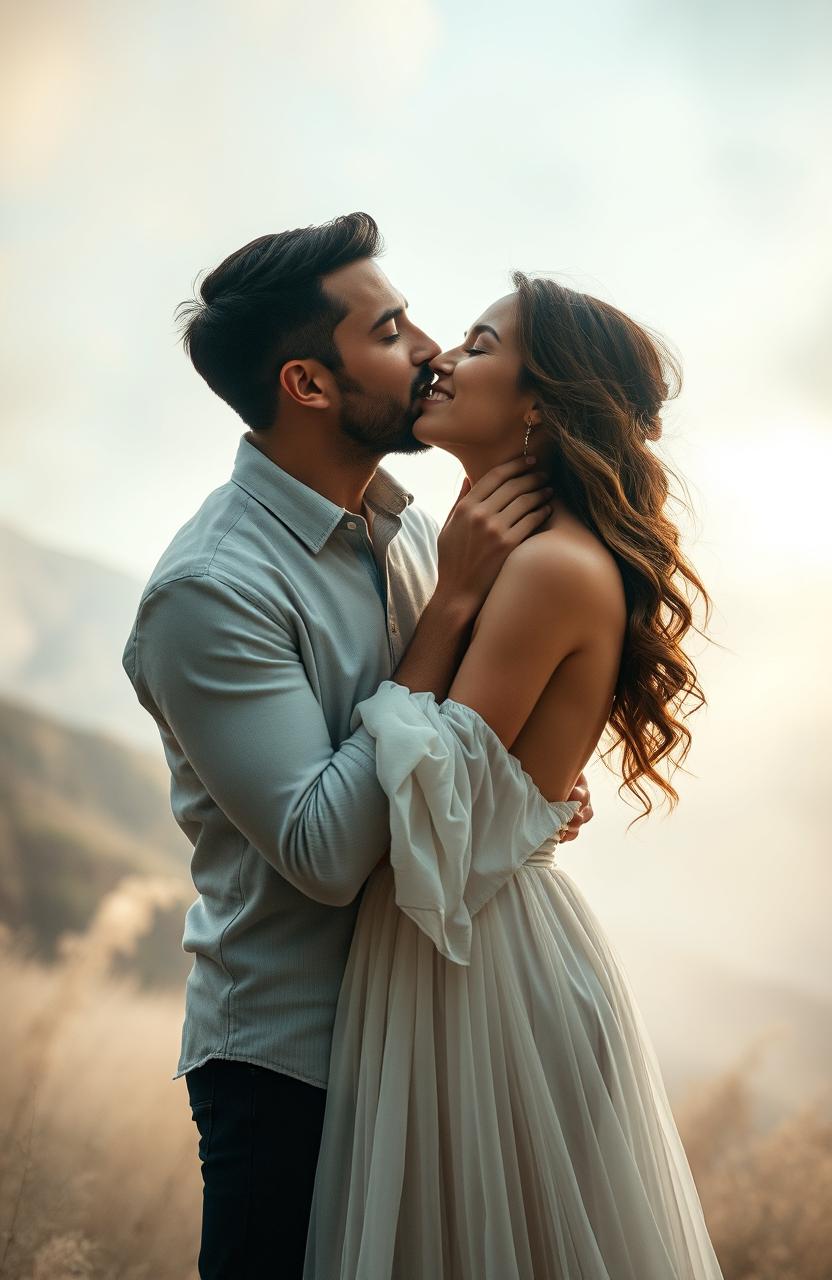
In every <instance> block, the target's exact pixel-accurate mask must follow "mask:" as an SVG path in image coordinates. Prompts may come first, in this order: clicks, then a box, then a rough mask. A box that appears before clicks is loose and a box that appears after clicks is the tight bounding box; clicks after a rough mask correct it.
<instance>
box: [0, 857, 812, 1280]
mask: <svg viewBox="0 0 832 1280" xmlns="http://www.w3.org/2000/svg"><path fill="white" fill-rule="evenodd" d="M177 894H181V887H180V885H179V884H177V883H173V882H167V881H162V880H148V879H137V878H131V879H129V880H126V881H124V882H123V883H122V884H121V885H120V886H119V888H118V889H117V890H116V891H115V892H114V893H112V894H110V895H109V896H108V897H107V898H106V899H105V900H104V901H103V902H102V904H101V906H100V909H99V911H98V913H97V915H96V917H95V919H94V921H93V923H92V925H91V927H90V929H89V930H88V932H87V933H86V934H84V935H83V936H81V937H74V938H70V939H67V940H66V941H65V942H64V944H63V945H62V948H61V954H62V960H61V963H60V964H59V965H58V966H55V967H52V968H45V967H43V966H42V965H40V964H38V963H36V962H35V961H33V960H31V959H24V958H21V957H20V956H19V955H18V954H17V953H16V952H15V951H14V948H13V945H12V940H11V938H10V937H9V936H8V935H7V936H6V937H5V938H0V985H1V986H2V990H3V991H4V993H6V994H5V998H4V1002H3V1003H4V1008H3V1010H2V1014H1V1015H0V1016H2V1025H3V1028H4V1031H5V1032H6V1036H5V1040H6V1053H5V1055H4V1064H3V1066H4V1069H3V1072H2V1078H1V1079H0V1124H2V1126H3V1136H4V1138H5V1140H4V1141H3V1143H2V1147H0V1259H2V1262H0V1276H2V1277H4V1280H5V1278H8V1280H70V1277H72V1278H75V1280H77V1278H79V1277H80V1278H82V1280H194V1278H195V1276H196V1268H195V1258H196V1251H197V1241H198V1236H199V1214H200V1194H201V1184H200V1177H199V1168H198V1164H197V1161H196V1133H195V1130H194V1129H193V1125H192V1122H191V1120H190V1116H189V1112H188V1106H187V1094H186V1090H185V1086H184V1082H183V1081H181V1080H180V1081H177V1082H176V1083H175V1084H174V1083H172V1082H171V1080H170V1075H171V1074H172V1070H173V1064H174V1063H175V1060H176V1056H177V1053H178V1049H179V1032H180V1026H181V1013H182V1004H181V993H180V992H176V993H173V994H171V995H168V994H164V993H161V994H160V993H159V992H153V993H150V994H148V993H146V992H142V991H141V990H140V989H139V988H138V986H137V985H136V984H135V983H134V982H133V981H132V980H131V979H129V978H124V977H121V978H115V977H114V976H113V974H112V971H111V969H112V964H113V961H114V960H115V958H116V957H117V956H118V955H123V954H125V953H128V954H129V952H130V951H131V948H133V947H135V945H136V943H137V941H138V939H139V938H140V937H141V935H142V933H144V932H146V931H147V929H148V928H149V927H150V925H151V923H152V919H153V914H154V912H155V911H156V910H157V909H158V908H160V907H165V906H167V905H169V904H170V903H171V901H172V900H173V896H175V895H177ZM752 1072H753V1054H752V1055H750V1057H749V1059H748V1060H747V1061H745V1062H744V1063H742V1064H740V1065H739V1067H738V1068H737V1069H736V1070H735V1071H733V1072H728V1073H726V1074H725V1075H723V1076H722V1077H720V1078H719V1079H718V1080H715V1081H712V1082H710V1083H709V1084H708V1085H707V1087H703V1088H702V1089H701V1090H700V1092H699V1093H698V1094H697V1095H696V1096H691V1097H689V1099H688V1101H687V1103H686V1105H685V1106H684V1107H680V1108H679V1110H678V1118H679V1124H680V1129H681V1132H682V1136H683V1138H684V1140H685V1145H686V1148H687V1151H688V1155H689V1158H690V1161H691V1165H692V1168H693V1171H694V1174H695V1177H696V1180H697V1185H698V1187H699V1190H700V1194H701V1198H702V1202H703V1205H704V1208H705V1213H706V1217H707V1219H708V1224H709V1227H710V1230H711V1234H712V1237H713V1240H714V1244H715V1246H716V1249H717V1252H718V1254H719V1257H720V1260H721V1262H722V1266H723V1270H724V1273H725V1277H726V1280H830V1277H832V1217H830V1214H829V1206H830V1204H832V1123H830V1119H829V1113H828V1109H827V1108H826V1107H825V1106H823V1105H821V1104H818V1105H817V1106H815V1107H812V1108H807V1109H806V1110H804V1111H802V1112H800V1113H799V1114H795V1115H793V1116H792V1117H790V1118H789V1119H788V1120H787V1121H786V1122H785V1123H783V1124H781V1125H780V1126H779V1127H778V1128H776V1129H774V1130H770V1131H768V1132H760V1131H758V1129H757V1127H756V1126H755V1123H754V1118H753V1115H752V1108H751V1104H750V1101H749V1089H748V1080H749V1078H750V1074H751V1073H752Z"/></svg>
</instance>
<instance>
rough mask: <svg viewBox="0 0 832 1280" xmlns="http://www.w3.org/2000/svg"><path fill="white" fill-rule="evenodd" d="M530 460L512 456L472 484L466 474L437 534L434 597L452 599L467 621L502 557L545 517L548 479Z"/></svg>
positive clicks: (492, 583)
mask: <svg viewBox="0 0 832 1280" xmlns="http://www.w3.org/2000/svg"><path fill="white" fill-rule="evenodd" d="M530 462H531V463H532V464H533V463H534V459H533V458H532V459H530V460H528V459H526V458H524V457H522V456H520V457H517V458H512V460H511V461H510V462H503V463H501V464H500V465H499V466H497V467H492V469H491V470H490V471H488V472H486V474H485V475H484V476H482V478H481V479H479V480H478V481H477V482H476V484H474V485H471V483H470V482H469V480H468V478H467V476H466V478H465V480H464V481H463V484H462V487H461V489H460V491H459V494H458V495H457V499H456V502H455V503H454V505H453V506H452V507H451V510H450V511H449V512H448V517H447V519H446V521H445V523H444V525H443V526H442V530H441V532H440V534H439V543H438V549H439V580H438V583H437V587H436V595H437V596H439V598H440V600H446V601H450V600H453V601H456V602H457V604H458V605H459V606H461V607H463V608H464V609H465V610H466V611H467V613H468V615H469V616H470V617H471V618H472V620H473V618H474V617H475V616H476V614H477V613H478V612H479V609H480V607H481V606H482V603H483V601H484V600H485V597H486V596H487V595H488V592H489V591H490V590H491V587H492V586H493V585H494V580H495V579H496V577H497V574H498V573H499V572H500V570H501V568H502V567H503V564H504V563H505V560H506V558H507V557H508V556H509V555H510V553H511V552H512V551H513V550H514V549H515V547H519V545H520V543H521V542H524V541H525V539H526V538H528V537H529V535H530V534H532V533H534V532H535V531H536V530H537V529H539V528H540V526H541V525H542V524H544V523H545V521H546V520H547V519H548V518H549V516H550V515H551V511H552V508H551V506H550V505H549V502H548V499H549V498H550V497H551V495H552V492H553V490H552V489H551V487H550V486H549V485H548V477H547V476H546V474H545V472H543V471H535V470H533V469H532V466H531V465H529V463H530Z"/></svg>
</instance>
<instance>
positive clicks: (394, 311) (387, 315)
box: [370, 298, 409, 333]
mask: <svg viewBox="0 0 832 1280" xmlns="http://www.w3.org/2000/svg"><path fill="white" fill-rule="evenodd" d="M408 306H409V303H408V301H407V298H405V299H404V302H403V305H402V306H399V307H388V308H387V310H386V311H384V312H382V314H381V315H380V316H379V318H378V320H376V322H375V324H374V325H373V326H372V328H371V329H370V333H375V331H376V329H380V328H381V326H382V325H384V324H387V322H388V321H389V320H397V319H398V317H399V316H400V315H402V314H403V312H405V311H406V310H407V308H408Z"/></svg>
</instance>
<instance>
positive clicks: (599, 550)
mask: <svg viewBox="0 0 832 1280" xmlns="http://www.w3.org/2000/svg"><path fill="white" fill-rule="evenodd" d="M503 573H504V574H507V575H508V576H510V577H512V578H513V579H514V580H515V581H516V582H517V583H518V584H520V583H522V584H523V585H524V586H525V587H526V589H532V590H546V591H547V592H553V593H554V594H555V595H556V596H557V597H558V598H561V597H562V596H563V593H564V592H568V593H569V595H570V598H571V599H572V600H573V603H577V602H578V600H580V601H582V602H584V603H586V604H587V605H595V606H596V607H598V606H600V605H602V604H605V605H607V606H609V605H613V606H615V605H618V606H623V603H624V587H623V582H622V580H621V571H620V569H619V567H618V564H617V562H616V559H615V557H614V556H613V554H612V552H611V551H610V550H609V548H608V547H606V546H605V545H604V543H603V542H602V541H601V539H600V538H598V537H596V536H595V534H593V533H592V532H591V531H590V530H589V529H587V528H586V526H585V525H582V524H580V522H579V521H578V520H576V519H575V518H574V517H569V518H568V519H562V520H560V521H557V522H555V523H553V524H552V525H551V526H550V527H548V528H546V529H543V530H541V531H540V532H539V533H535V534H532V536H531V537H529V538H527V539H526V540H525V542H521V544H520V546H519V547H516V548H515V549H514V551H512V553H511V554H510V555H509V556H508V558H507V559H506V562H505V565H504V566H503Z"/></svg>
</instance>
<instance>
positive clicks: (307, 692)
mask: <svg viewBox="0 0 832 1280" xmlns="http://www.w3.org/2000/svg"><path fill="white" fill-rule="evenodd" d="M134 655H135V657H134V660H135V670H134V672H133V673H132V678H133V683H134V685H135V687H136V691H137V693H138V695H139V699H140V701H141V702H142V703H143V705H145V706H146V707H147V709H148V710H149V711H151V713H152V714H154V715H155V716H156V717H157V718H161V719H162V720H163V721H164V723H165V724H166V725H167V727H168V728H169V730H170V732H171V733H172V734H173V736H174V737H175V738H176V740H177V742H178V744H179V746H180V748H181V750H182V753H183V754H184V756H185V758H186V759H187V761H188V762H189V764H190V766H191V767H192V768H193V770H194V772H195V773H196V775H197V777H198V778H199V779H200V781H201V783H202V785H203V786H204V787H205V790H206V791H207V792H208V794H209V795H210V796H211V798H212V799H213V800H214V802H215V804H216V805H217V806H218V807H219V809H221V810H222V812H223V813H224V814H225V815H226V817H227V818H228V820H229V821H230V822H231V823H233V825H234V826H235V827H236V828H237V829H238V830H239V831H240V832H242V834H243V835H244V836H245V838H246V839H247V840H248V841H249V842H250V844H251V845H252V846H253V847H254V848H256V849H257V850H258V851H259V852H260V853H261V854H262V856H263V857H264V858H265V859H266V860H267V861H268V862H269V863H270V864H271V865H272V866H273V867H274V868H275V870H277V871H278V872H279V873H280V874H281V875H282V876H284V877H285V879H286V880H288V881H289V882H290V883H291V884H292V885H294V886H295V887H296V888H297V889H299V890H300V891H301V892H302V893H304V894H306V895H307V896H308V897H310V898H312V899H314V900H315V901H317V902H321V903H325V904H327V905H331V906H344V905H346V904H348V903H350V902H352V901H353V899H354V898H355V896H356V895H357V893H358V892H359V890H360V889H361V886H362V885H363V884H364V882H365V880H366V879H367V876H368V875H369V874H370V872H371V871H372V870H373V868H374V866H375V865H376V863H377V862H378V861H379V859H380V858H381V857H382V856H383V854H384V852H385V850H386V848H387V846H388V842H389V807H388V801H387V797H386V796H385V794H384V791H383V790H382V787H381V785H380V783H379V781H378V778H377V775H376V770H375V743H374V741H373V739H372V738H371V737H370V735H369V733H368V732H367V730H366V729H365V728H364V727H363V726H361V727H360V728H359V729H358V730H356V732H354V733H353V734H351V736H350V737H348V738H347V739H346V740H345V741H344V742H342V743H340V744H337V745H336V746H333V743H332V741H331V738H330V733H329V730H328V727H327V723H326V720H325V717H324V714H323V711H322V708H321V706H320V703H319V702H318V700H317V698H316V697H315V693H314V691H313V689H312V686H311V685H310V682H309V679H308V676H307V673H306V670H305V668H304V665H303V662H302V661H301V658H300V655H299V653H298V649H297V645H296V643H295V642H294V640H293V637H292V635H291V634H290V630H289V628H288V626H287V625H286V624H285V623H283V622H282V621H281V620H280V619H277V618H274V617H272V616H271V615H270V614H269V613H268V612H267V611H266V610H265V609H264V608H263V607H262V605H261V604H260V603H259V602H257V601H256V600H255V599H254V598H253V597H250V596H249V595H247V594H245V593H244V592H242V591H241V590H239V589H237V588H236V587H234V586H232V585H230V584H229V583H227V582H224V581H222V580H219V579H217V578H216V577H214V576H212V575H208V574H199V575H197V574H194V575H189V576H187V577H182V578H178V579H175V580H173V581H170V582H165V583H163V584H161V585H160V586H158V587H156V588H155V589H154V590H153V591H152V592H151V593H150V594H149V595H148V596H147V597H146V599H145V600H144V602H143V606H142V609H141V611H140V613H139V617H138V619H137V625H136V633H135V639H134Z"/></svg>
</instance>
